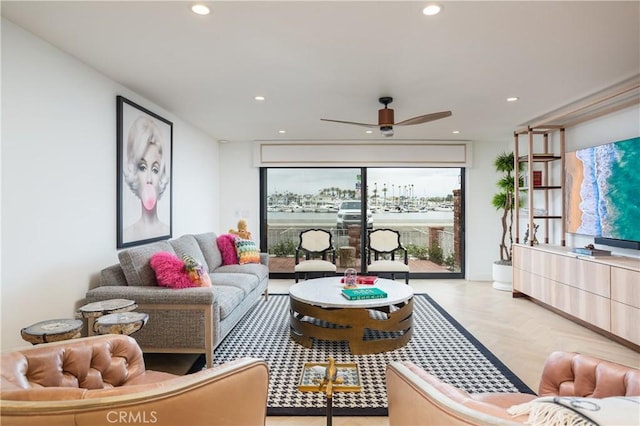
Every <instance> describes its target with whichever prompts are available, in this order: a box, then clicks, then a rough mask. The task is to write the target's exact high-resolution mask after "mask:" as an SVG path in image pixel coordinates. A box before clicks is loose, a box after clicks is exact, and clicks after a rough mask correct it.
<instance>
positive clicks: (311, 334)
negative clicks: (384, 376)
mask: <svg viewBox="0 0 640 426" xmlns="http://www.w3.org/2000/svg"><path fill="white" fill-rule="evenodd" d="M289 300H290V303H291V308H290V324H291V339H292V340H293V341H295V342H297V343H299V344H301V345H302V346H304V347H306V348H310V347H311V346H312V345H313V339H314V338H315V339H323V340H332V341H338V340H346V341H348V342H349V349H350V351H351V353H352V354H353V355H364V354H376V353H380V352H387V351H392V350H394V349H398V348H401V347H403V346H404V345H406V344H407V343H408V342H409V340H410V339H411V334H412V332H413V329H412V323H413V316H412V315H413V297H412V298H411V299H409V300H408V301H406V302H402V303H398V304H395V305H393V306H395V307H396V308H397V310H394V311H393V312H389V311H390V309H389V308H390V307H389V306H380V307H375V308H323V307H320V306H315V305H310V304H307V303H303V302H300V301H298V300H295V299H292V298H290V299H289ZM370 311H379V312H383V313H385V314H386V315H385V318H384V319H378V318H373V317H372V316H371V312H370ZM305 317H307V318H306V319H305ZM314 320H320V321H314ZM322 322H327V323H331V324H333V327H336V326H337V327H336V328H333V327H331V326H330V325H329V324H328V325H327V326H322V325H320V324H318V323H322ZM366 329H369V330H373V331H376V330H378V331H381V332H395V333H396V334H397V336H396V337H391V338H379V339H367V340H364V338H365V331H366Z"/></svg>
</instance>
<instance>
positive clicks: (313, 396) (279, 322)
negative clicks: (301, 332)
mask: <svg viewBox="0 0 640 426" xmlns="http://www.w3.org/2000/svg"><path fill="white" fill-rule="evenodd" d="M243 356H253V357H258V358H263V359H265V360H266V361H267V362H268V364H269V375H270V380H269V397H268V402H267V404H268V408H267V414H268V415H270V416H297V415H304V416H316V415H317V416H323V415H325V414H326V398H325V396H324V394H322V393H319V392H300V391H298V389H297V384H298V380H299V378H300V374H301V372H302V366H303V365H304V363H305V362H327V360H328V357H329V356H333V357H334V358H335V360H336V362H338V363H342V362H356V363H358V366H359V369H360V375H361V382H362V392H357V393H353V392H341V393H336V394H334V397H333V414H334V415H337V416H340V415H343V416H377V415H380V416H386V415H387V413H388V411H387V396H386V386H385V367H386V365H387V364H388V363H389V362H391V361H407V360H408V361H412V362H414V363H415V364H417V365H420V366H422V368H424V369H425V370H426V371H428V372H430V373H431V374H434V375H435V376H437V377H439V378H440V379H441V380H443V381H446V382H448V383H451V384H453V385H454V386H457V387H459V388H462V389H465V390H466V391H468V392H470V393H477V392H525V393H533V391H532V390H531V389H530V388H529V387H527V385H525V384H524V383H523V382H522V381H521V380H520V379H519V378H518V377H517V376H516V375H515V374H514V373H513V372H511V371H510V370H509V369H508V368H507V367H506V366H505V365H504V364H503V363H502V362H500V360H499V359H498V358H496V357H495V356H494V355H493V354H492V353H491V352H490V351H489V350H488V349H487V348H486V347H484V346H483V345H482V344H481V343H480V342H479V341H478V340H477V339H475V338H474V337H473V336H472V335H471V334H470V333H469V332H468V331H467V330H465V329H464V327H462V326H461V325H460V324H459V323H458V322H457V321H456V320H455V319H453V318H452V317H451V316H450V315H449V314H448V313H447V312H446V311H445V310H444V309H443V308H442V307H440V306H439V305H438V304H437V303H436V302H434V301H433V300H432V299H431V298H430V297H429V296H427V295H425V294H419V295H416V296H415V297H414V312H413V335H412V337H411V341H410V342H409V343H408V344H407V345H406V346H405V347H403V348H400V349H396V350H394V351H391V352H385V353H380V354H373V355H351V354H350V353H349V347H348V345H347V343H346V342H328V341H319V340H314V343H313V347H312V348H311V349H307V348H304V347H303V346H301V345H299V344H297V343H295V342H293V341H292V340H291V337H290V335H289V297H288V295H269V300H268V301H266V302H265V301H259V302H258V304H256V306H255V307H254V308H253V310H252V311H251V312H250V313H249V314H247V315H246V316H245V318H244V319H243V320H241V321H240V323H238V325H237V326H236V327H235V328H234V329H233V330H232V331H231V333H229V335H228V336H227V337H226V338H225V339H224V340H223V341H222V342H221V343H220V345H219V346H218V347H217V348H216V350H215V353H214V364H215V365H218V364H222V363H225V362H227V361H231V360H234V359H236V358H238V357H243ZM203 366H204V357H203V356H202V357H200V358H199V359H198V360H197V361H196V363H195V364H194V365H193V367H192V368H191V370H190V372H193V371H198V370H200V369H201V368H202V367H203Z"/></svg>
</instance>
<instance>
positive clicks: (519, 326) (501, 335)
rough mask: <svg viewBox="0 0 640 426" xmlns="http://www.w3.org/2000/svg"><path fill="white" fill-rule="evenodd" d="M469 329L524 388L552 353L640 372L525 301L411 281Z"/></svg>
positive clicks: (468, 284)
mask: <svg viewBox="0 0 640 426" xmlns="http://www.w3.org/2000/svg"><path fill="white" fill-rule="evenodd" d="M292 284H293V280H270V282H269V292H270V293H287V292H288V288H289V286H290V285H292ZM411 286H412V287H413V288H414V292H416V293H427V294H429V295H430V296H431V297H432V298H433V299H434V300H435V301H436V302H438V303H439V304H440V305H441V306H442V307H443V308H445V309H446V310H447V311H448V312H449V313H450V314H451V315H452V316H453V317H454V318H455V319H456V320H458V322H460V323H461V324H462V325H463V326H464V327H465V328H466V329H467V330H469V331H470V332H471V333H472V334H473V335H474V336H475V337H476V338H477V339H478V340H480V341H481V342H482V343H483V344H484V345H485V346H486V347H487V348H488V349H489V350H490V351H492V352H493V353H494V354H495V355H496V356H497V357H498V358H499V359H500V360H501V361H502V362H504V363H505V364H506V365H507V366H508V367H509V368H510V369H511V370H512V371H513V372H514V373H515V374H516V375H518V377H520V378H521V379H522V380H523V381H524V382H525V383H526V384H527V385H528V386H529V387H531V388H532V389H534V390H537V389H538V385H539V381H540V374H541V372H542V366H543V363H544V360H545V359H546V357H547V355H548V354H549V353H550V352H552V351H554V350H564V351H576V352H581V353H584V354H589V355H593V356H596V357H599V358H603V359H608V360H611V361H615V362H618V363H621V364H625V365H630V366H634V367H636V368H640V353H638V352H635V351H633V350H631V349H629V348H626V347H624V346H622V345H620V344H618V343H616V342H613V341H611V340H609V339H608V338H606V337H604V336H602V335H600V334H598V333H596V332H594V331H591V330H589V329H587V328H585V327H583V326H581V325H578V324H576V323H574V322H572V321H570V320H568V319H565V318H563V317H561V316H559V315H557V314H555V313H553V312H551V311H549V310H547V309H545V308H543V307H541V306H539V305H536V304H535V303H533V302H531V301H529V300H527V299H526V298H517V299H514V298H512V297H511V293H509V292H502V291H498V290H494V289H493V288H492V287H491V282H479V281H465V280H411ZM325 424H326V419H325V418H324V417H268V418H267V425H268V426H285V425H286V426H293V425H296V426H297V425H306V426H322V425H325ZM333 424H334V425H336V426H364V425H366V426H387V425H388V424H389V422H388V419H387V418H386V417H334V419H333Z"/></svg>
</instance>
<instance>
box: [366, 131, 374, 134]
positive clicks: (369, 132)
mask: <svg viewBox="0 0 640 426" xmlns="http://www.w3.org/2000/svg"><path fill="white" fill-rule="evenodd" d="M364 132H365V133H369V134H371V133H373V130H365V131H364Z"/></svg>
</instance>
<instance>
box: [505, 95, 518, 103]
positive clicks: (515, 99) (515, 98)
mask: <svg viewBox="0 0 640 426" xmlns="http://www.w3.org/2000/svg"><path fill="white" fill-rule="evenodd" d="M518 99H520V98H519V97H517V96H512V97H510V98H507V102H515V101H517V100H518Z"/></svg>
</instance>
